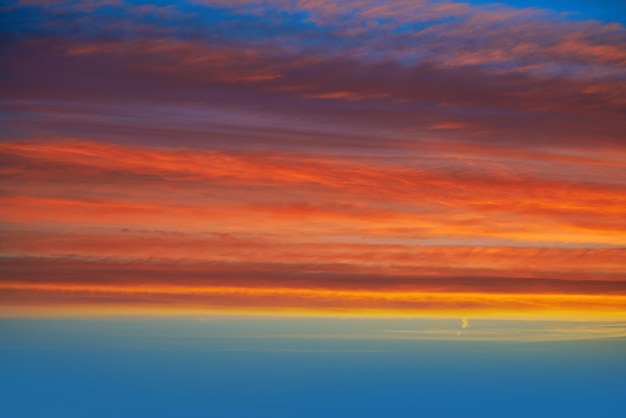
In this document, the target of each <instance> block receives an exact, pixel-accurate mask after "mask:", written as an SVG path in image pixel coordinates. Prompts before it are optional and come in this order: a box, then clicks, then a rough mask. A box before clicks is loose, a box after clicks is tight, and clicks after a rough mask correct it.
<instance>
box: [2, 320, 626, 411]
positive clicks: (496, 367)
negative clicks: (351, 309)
mask: <svg viewBox="0 0 626 418" xmlns="http://www.w3.org/2000/svg"><path fill="white" fill-rule="evenodd" d="M355 321H356V322H355ZM407 321H408V322H409V324H407V323H406V322H407ZM384 322H385V321H382V323H381V321H380V320H352V321H350V320H328V319H327V320H319V319H256V320H255V319H242V318H239V319H228V320H219V319H215V318H214V319H212V320H208V321H197V320H194V321H192V320H176V321H172V320H149V321H146V320H141V321H137V320H128V321H120V320H117V321H107V320H101V321H81V320H56V321H49V320H48V321H34V320H16V321H7V320H4V321H2V322H1V323H0V327H1V331H2V339H1V340H0V350H1V351H2V355H1V356H0V367H1V368H2V374H1V375H0V390H1V391H2V394H3V395H2V397H3V402H2V404H1V406H0V414H2V416H6V417H14V418H21V417H24V418H26V417H39V416H48V417H57V416H58V417H85V416H90V417H113V416H115V417H133V416H151V417H171V416H185V417H207V416H209V417H329V416H332V417H346V416H355V417H357V416H359V417H360V416H362V417H381V416H386V417H406V416H410V417H442V418H443V417H494V418H495V417H529V416H533V417H585V418H591V417H618V416H620V414H621V412H622V410H623V399H624V388H625V387H626V362H624V352H625V350H626V340H625V339H623V338H618V339H600V340H583V341H559V342H554V341H553V342H534V343H522V342H484V341H483V342H480V341H473V342H471V341H448V342H442V341H424V340H395V339H391V340H381V339H374V338H369V339H353V338H346V339H336V338H319V337H315V335H316V333H317V334H319V333H328V332H337V331H339V330H340V329H342V328H343V329H346V330H354V329H357V330H363V329H367V328H369V329H370V330H371V329H380V328H386V327H391V328H393V327H397V326H398V325H400V326H402V327H407V326H412V327H413V328H416V327H417V326H416V324H415V323H413V322H414V321H411V320H404V321H401V320H395V321H390V322H391V323H388V324H385V323H384ZM402 322H404V323H403V324H402ZM418 322H420V323H421V326H420V327H421V328H424V327H432V328H438V327H442V326H443V328H446V327H448V328H451V327H453V321H442V320H439V321H435V323H428V322H429V321H418ZM457 322H458V321H457ZM411 324H412V325H411ZM552 325H553V326H554V325H555V324H552ZM457 326H458V324H457ZM491 326H493V324H491ZM500 326H503V325H502V324H500ZM509 326H510V324H509ZM296 329H297V330H298V331H297V334H298V336H295V335H294V333H296ZM276 334H282V337H276ZM305 334H309V335H308V336H309V337H315V338H307V336H306V335H305Z"/></svg>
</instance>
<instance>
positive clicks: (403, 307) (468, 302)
mask: <svg viewBox="0 0 626 418" xmlns="http://www.w3.org/2000/svg"><path fill="white" fill-rule="evenodd" d="M0 289H2V290H3V291H25V292H28V293H29V295H30V297H34V298H35V299H36V301H37V302H38V303H36V305H38V306H48V307H51V306H52V307H53V306H55V305H56V303H55V299H56V298H57V297H58V295H61V294H63V295H64V296H65V297H69V299H68V300H65V303H64V304H61V306H68V305H69V306H71V305H73V304H77V305H79V306H80V305H81V302H83V299H84V298H89V299H90V305H91V306H93V308H94V310H96V311H97V310H98V309H99V308H98V306H100V305H104V306H116V307H117V310H118V312H119V313H120V314H124V312H125V310H126V309H128V311H129V312H134V311H137V310H139V311H141V309H142V308H138V306H141V307H144V306H145V307H146V309H147V310H148V311H155V310H156V311H161V312H162V313H163V314H167V313H168V312H170V313H171V312H177V311H196V312H198V311H202V310H203V309H204V310H207V311H224V312H230V311H244V312H245V311H251V312H301V313H309V314H314V313H318V314H322V315H323V314H328V313H337V314H347V315H359V314H373V313H376V314H382V315H397V316H406V315H423V316H464V315H470V314H471V315H472V316H473V317H498V318H533V317H541V318H567V319H585V320H593V319H611V320H623V319H626V296H607V295H602V296H594V295H534V294H483V293H433V292H372V291H340V290H339V291H337V290H314V289H289V288H261V289H259V288H255V289H253V288H243V287H182V286H110V285H89V286H84V285H57V284H52V285H47V284H26V285H24V284H20V283H13V284H3V285H1V286H0ZM55 295H56V296H55ZM112 295H115V296H116V297H117V298H118V302H115V303H111V302H109V299H108V298H107V297H110V296H112ZM42 296H43V297H42ZM170 296H175V297H176V298H175V302H173V301H172V300H171V299H169V298H168V297H170ZM47 297H50V298H49V299H48V298H47ZM99 297H103V299H102V300H101V301H98V298H99ZM37 299H39V300H37ZM42 302H43V303H42ZM68 302H69V303H68ZM72 302H73V303H72ZM28 303H29V302H25V303H24V302H19V303H16V304H15V308H17V310H19V307H20V305H28ZM128 303H131V305H130V307H129V308H126V306H127V304H128ZM15 308H14V307H12V306H11V304H7V305H5V306H4V308H3V309H2V315H4V316H11V312H12V311H13V310H14V309H15Z"/></svg>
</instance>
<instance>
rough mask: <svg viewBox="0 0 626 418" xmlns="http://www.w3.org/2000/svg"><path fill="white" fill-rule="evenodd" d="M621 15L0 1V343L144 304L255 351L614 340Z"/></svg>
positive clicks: (622, 326) (523, 5)
mask: <svg viewBox="0 0 626 418" xmlns="http://www.w3.org/2000/svg"><path fill="white" fill-rule="evenodd" d="M624 25H626V3H625V2H623V1H618V0H616V1H611V0H604V1H601V0H570V1H566V0H543V1H540V0H503V1H501V2H499V3H493V2H490V1H483V0H469V1H467V2H453V1H434V0H387V1H382V0H343V1H327V0H265V1H255V0H191V1H179V2H175V3H169V2H165V1H156V2H143V1H141V0H139V1H135V0H69V1H66V0H19V1H15V0H6V1H3V2H2V3H1V7H0V35H1V36H0V45H1V48H0V91H1V92H2V93H1V94H0V117H1V123H0V318H2V319H1V320H0V322H1V326H2V327H3V329H4V330H5V332H4V335H5V336H4V337H3V338H2V340H0V348H2V349H4V350H7V352H9V351H11V350H16V349H17V348H16V347H23V346H29V344H31V345H32V344H34V345H35V346H37V347H39V345H38V344H39V343H36V341H40V342H41V341H44V340H45V341H46V343H45V344H44V343H43V342H42V343H41V344H44V345H45V346H46V347H48V346H49V345H52V346H54V343H53V341H60V340H61V339H62V337H61V336H62V335H66V334H64V333H67V341H81V338H82V337H81V335H86V334H84V332H86V331H84V330H82V328H81V326H82V325H80V324H82V322H81V321H87V322H88V323H92V324H95V325H93V326H95V327H100V329H101V330H102V333H101V334H100V335H108V334H107V332H112V331H110V330H111V329H118V328H116V327H124V326H126V325H123V324H124V323H127V324H131V325H128V326H129V327H135V328H134V329H133V331H132V334H133V335H135V334H137V333H139V334H141V335H144V334H143V333H142V332H143V331H141V329H143V328H144V327H150V326H153V325H149V324H153V323H152V322H149V323H144V322H141V321H143V320H146V319H148V320H149V321H152V320H154V321H165V322H162V324H163V325H162V332H163V333H165V334H167V335H170V336H171V335H173V334H172V333H173V332H175V331H173V330H174V329H175V328H176V327H175V326H172V325H171V324H172V323H171V322H168V321H181V322H180V323H181V324H187V322H186V321H188V320H190V319H191V320H192V321H195V322H194V324H195V325H193V326H192V325H188V326H190V327H198V326H200V325H198V324H199V323H204V322H206V323H208V324H214V323H217V322H214V321H218V322H219V321H226V323H229V324H231V327H232V329H231V330H230V331H228V332H226V331H224V329H222V328H219V327H218V328H219V329H217V328H215V329H214V328H211V331H210V332H209V331H207V332H208V333H209V334H210V335H222V334H223V332H226V333H227V334H228V335H229V336H231V337H232V336H233V335H238V336H239V337H241V338H244V336H245V338H261V337H263V338H270V339H272V338H275V340H274V341H275V342H276V341H283V342H284V341H291V342H290V343H288V344H287V343H285V344H287V345H285V344H283V343H280V344H279V343H276V344H277V345H272V346H271V347H270V348H271V350H270V351H272V350H274V351H275V350H279V351H280V350H292V351H294V350H295V351H296V352H301V351H304V352H308V351H307V350H309V348H307V347H305V348H303V347H302V346H301V345H297V347H295V348H294V346H292V345H290V344H292V343H293V344H296V343H294V342H293V341H300V342H302V341H316V344H322V345H323V349H320V350H322V351H324V350H327V351H329V352H336V351H337V350H338V351H339V352H343V351H342V350H344V351H345V350H347V351H348V352H349V351H351V350H352V351H359V352H362V351H363V350H365V351H367V352H370V351H372V352H377V350H378V348H380V347H378V348H376V347H374V345H375V344H388V345H389V344H391V345H389V346H385V348H384V350H383V351H388V350H391V351H393V352H396V351H394V350H396V348H397V346H396V345H394V344H405V343H406V344H408V343H407V341H409V342H411V341H412V342H413V343H414V342H415V341H421V342H424V341H429V342H430V343H431V344H435V342H436V344H440V343H441V344H444V342H446V341H456V342H458V341H460V340H465V342H463V343H464V344H465V343H468V342H469V341H474V343H476V344H487V345H486V346H489V344H490V342H503V341H504V342H508V343H512V342H518V343H519V342H523V343H529V342H535V343H537V344H548V342H550V343H549V344H557V342H559V344H561V343H562V341H581V340H597V339H600V338H602V339H610V340H611V341H619V343H618V342H615V344H620V345H619V347H620V349H622V348H624V347H626V346H625V345H624V344H625V343H624V341H625V340H624V337H626V28H625V26H624ZM52 320H56V321H60V322H54V321H52ZM198 320H199V321H200V322H198ZM378 320H381V321H383V322H369V321H378ZM63 321H69V322H63ZM107 321H112V322H107ZM116 321H122V322H116ZM124 321H130V322H124ZM133 321H135V322H133ZM137 321H138V322H137ZM203 321H204V322H203ZM246 321H252V322H251V323H256V324H257V325H255V326H253V325H249V322H246ZM254 321H258V323H257V322H254ZM281 321H287V322H284V323H283V322H281ZM334 321H340V322H334ZM397 321H400V322H397ZM403 321H404V322H403ZM433 321H434V322H433ZM53 323H55V324H56V325H50V326H52V327H57V328H54V329H57V331H58V333H54V332H51V333H50V338H49V339H47V337H46V338H44V337H43V336H42V334H41V329H44V328H46V327H45V326H44V325H42V324H53ZM219 323H221V322H219ZM20 324H21V325H20ZM60 324H70V325H67V327H68V328H67V329H66V328H63V329H62V330H61V328H58V327H62V325H60ZM71 324H74V325H71ZM77 324H78V325H77ZM97 324H99V325H97ZM132 324H134V325H132ZM142 324H143V325H142ZM146 324H148V325H146ZM168 324H169V325H168ZM237 324H239V325H237ZM242 324H244V325H242ZM245 324H248V325H245ZM281 324H282V325H281ZM307 324H308V325H307ZM312 324H316V325H312ZM368 324H369V325H368ZM372 324H374V325H372ZM207 326H208V325H207ZM211 326H213V325H211ZM38 327H43V328H38ZM77 327H78V328H77ZM242 327H243V328H242ZM226 328H228V327H226ZM242 330H244V331H242ZM240 331H241V332H240ZM116 332H117V331H116ZM120 332H122V331H120ZM129 332H130V331H129ZM190 332H191V331H190ZM198 332H199V333H201V332H200V331H198V329H196V328H194V331H193V332H191V334H193V335H196V334H194V333H198ZM251 332H252V334H254V335H256V336H255V337H254V336H251V334H250V333H251ZM29 333H32V336H33V337H32V338H30V337H28V338H27V337H26V335H31V334H29ZM255 333H256V334H255ZM114 334H115V333H114ZM46 335H47V334H46ZM115 335H118V334H115ZM222 337H223V335H222ZM222 337H220V338H222ZM239 337H237V338H239ZM29 338H30V339H29ZM63 338H64V337H63ZM172 338H173V337H172ZM185 338H190V337H189V335H187V337H185ZM229 338H230V337H229ZM233 338H235V337H233ZM285 338H286V339H285ZM74 339H75V340H74ZM338 339H340V340H342V341H343V339H347V340H346V341H351V342H352V343H354V342H355V341H370V343H363V344H364V345H365V346H366V347H365V348H364V346H363V345H358V347H357V348H355V347H353V346H350V347H349V348H345V347H343V346H342V348H340V349H337V347H335V346H334V345H333V344H336V341H337V340H338ZM115 341H117V340H115ZM168 341H169V340H168ZM194 341H195V340H194ZM233 341H240V342H241V341H243V340H236V338H235V340H233ZM323 341H326V343H322V342H323ZM373 341H376V343H374V342H373ZM607 341H608V340H607ZM300 342H299V343H297V344H300ZM331 342H332V343H331ZM605 343H606V344H608V345H606V346H602V347H605V348H602V349H598V348H597V347H596V348H593V347H592V348H589V347H588V346H585V348H584V350H583V349H581V350H582V351H580V353H583V351H584V354H580V356H581V357H580V358H583V357H584V358H588V357H589V356H590V355H591V354H589V353H593V352H596V351H594V350H596V349H597V350H600V351H602V350H605V349H606V350H609V351H610V352H611V353H613V354H611V355H612V356H614V357H615V356H616V357H615V358H618V357H619V356H618V355H617V354H615V353H616V351H615V347H617V346H614V345H611V344H609V343H608V342H606V341H605ZM64 344H65V343H64ZM67 344H69V343H67ZM112 344H113V343H112ZM120 344H121V346H124V347H126V345H124V344H125V343H124V344H122V343H120ZM155 344H156V345H157V346H159V347H161V348H164V349H165V348H166V347H170V346H169V345H167V344H164V345H162V344H161V343H155ZM194 344H196V343H194ZM198 344H199V343H198ZM233 344H235V343H234V342H233ZM237 344H239V343H237ZM242 344H243V343H242ZM302 344H304V342H302ZM324 344H326V345H324ZM328 344H330V345H328ZM346 344H348V343H346ZM69 345H72V344H69ZM235 345H236V344H235ZM444 345H445V344H444ZM145 346H150V344H148V343H146V345H145ZM331 346H332V347H331ZM391 346H393V347H396V348H393V349H392V348H390V347H391ZM64 347H65V346H64ZM194 347H196V346H195V345H194ZM220 347H221V346H220ZM228 347H232V346H231V345H229V346H228ZM237 347H238V349H242V346H237ZM246 347H247V346H246ZM255 347H257V346H255ZM264 347H265V346H264ZM329 347H331V348H329ZM372 347H374V348H372ZM403 347H404V346H403ZM420 347H421V346H420ZM481 347H482V346H481ZM489 347H491V346H489ZM546 347H547V346H546ZM554 347H556V346H552V345H551V346H549V348H546V350H549V351H550V353H553V349H554ZM559 347H561V348H558V350H561V349H562V346H559ZM606 347H609V348H606ZM57 348H58V347H57ZM170 348H171V347H170ZM205 348H206V347H205ZM222 348H223V347H222ZM257 348H258V347H257ZM265 348H267V347H265ZM265 348H263V350H265ZM422 348H423V347H422ZM431 348H432V349H433V350H436V349H437V348H436V347H435V346H432V347H431ZM220 349H221V348H220ZM247 349H248V348H245V350H247ZM318 349H319V347H318ZM457 349H458V350H460V348H459V347H456V348H454V350H457ZM59 350H60V348H59ZM245 350H244V351H245ZM263 350H261V351H263ZM403 350H404V351H403ZM424 350H426V349H425V348H424ZM551 350H552V351H551ZM585 350H586V351H585ZM611 350H613V351H611ZM400 351H401V352H402V353H405V351H406V350H405V349H404V348H403V349H402V350H400ZM409 351H410V350H409ZM600 351H597V352H600ZM617 351H619V350H617ZM11 352H12V353H13V351H11ZM91 353H92V354H93V352H91ZM622 353H623V352H622ZM11 355H15V356H18V357H19V355H18V354H15V353H14V354H11ZM28 355H29V356H30V355H31V354H28ZM32 355H34V354H32ZM403 355H404V354H403ZM507 355H512V354H510V353H508V354H507ZM611 355H609V357H610V358H613V357H611ZM356 356H357V357H358V356H359V355H356ZM450 356H451V357H450V358H454V359H457V360H458V359H459V358H460V357H457V356H453V355H452V354H450ZM18 357H16V358H18ZM504 357H506V356H504ZM504 357H503V358H504ZM513 357H514V356H513ZM574 357H575V356H574ZM574 357H573V358H574ZM333 358H334V357H333ZM351 358H352V357H351ZM358 358H361V357H358ZM621 359H622V360H626V358H625V357H624V355H623V354H622V355H621ZM31 360H32V359H31ZM31 360H28V363H29V364H36V362H35V363H31ZM336 360H337V359H336V358H334V360H333V361H336ZM457 360H455V361H457ZM544 360H545V359H544ZM20 361H22V362H24V364H26V360H24V358H21V360H16V362H14V363H11V364H21V363H20ZM32 361H35V360H32ZM42 361H43V360H42ZM85 361H86V362H87V363H89V362H93V361H96V360H93V359H92V360H85ZM98 361H99V360H98ZM229 361H234V360H232V359H231V360H229ZM251 361H252V360H251ZM277 361H278V360H277ZM294 361H295V360H294ZM355 361H357V360H355ZM359 361H360V360H359ZM459 361H460V360H459ZM503 361H504V360H503ZM528 361H531V360H528ZM340 363H341V362H340ZM357 363H358V361H357ZM531 363H532V361H531ZM573 363H574V362H572V364H573ZM624 363H625V364H626V361H624ZM7 364H10V362H9V363H7ZM254 364H256V363H254ZM299 364H301V363H299ZM355 364H356V363H355ZM118 366H119V365H118ZM283 366H284V367H287V366H285V365H284V364H283V365H282V366H280V367H277V368H279V369H280V368H281V367H283ZM29 367H30V366H29ZM33 367H34V366H33ZM76 367H78V366H76ZM120 367H121V366H120ZM146 367H148V366H146ZM307 367H309V366H307ZM311 367H312V366H311ZM520 367H522V366H520ZM555 367H556V366H555ZM559 367H560V366H559ZM564 367H565V366H564ZM355 368H356V369H358V367H356V366H355ZM522 369H523V367H522V368H520V369H519V370H522ZM609 369H610V367H608V366H607V368H606V370H609ZM15 370H17V369H15ZM33 370H35V368H33ZM281 370H283V369H281ZM285 370H287V369H285ZM362 370H363V369H362ZM364 370H367V371H368V372H371V373H374V372H373V371H372V370H370V369H367V368H365V369H364ZM516 370H518V369H516ZM602 370H604V369H602ZM619 370H620V373H623V372H626V370H624V369H623V367H622V368H621V369H619ZM470 372H471V371H469V369H468V371H467V373H470ZM163 373H165V372H163ZM224 373H225V372H224ZM303 373H304V372H303ZM346 373H347V371H346ZM19 374H20V372H18V371H15V376H17V375H19ZM26 375H28V373H26V374H25V375H22V376H26ZM346 375H347V374H346ZM494 376H495V375H494ZM585 376H587V375H585ZM616 376H617V375H613V377H614V378H615V379H618V377H616ZM622 376H623V374H622ZM283 377H284V376H283ZM492 377H493V376H492ZM285 379H287V378H286V377H285ZM494 379H496V378H495V377H494ZM496 380H497V379H496ZM494 381H495V380H494ZM490 382H491V381H490ZM607 382H608V380H607ZM612 382H614V383H611V384H610V387H611V388H617V387H622V388H625V387H626V381H625V380H624V379H623V378H621V380H619V382H618V383H615V382H617V380H613V381H612ZM492 383H493V382H491V383H490V384H492ZM556 384H557V383H555V385H556ZM607 385H608V383H607ZM620 385H621V386H620ZM277 387H278V386H277ZM570 389H572V388H570ZM578 389H580V390H581V392H585V391H586V390H587V389H584V388H583V386H581V387H579V388H578ZM578 389H576V390H578ZM16 390H17V389H16ZM94 390H96V389H94ZM146 390H147V389H146ZM307 390H309V389H307ZM511 390H512V391H513V390H514V389H513V388H512V389H511ZM568 390H569V389H568ZM572 390H573V389H572ZM576 390H574V392H576ZM303 391H304V389H303ZM365 392H367V390H365ZM16 393H17V392H16ZM303 393H304V392H303ZM607 393H608V392H607ZM622 394H623V392H622ZM225 396H226V395H225ZM267 396H268V397H269V398H271V396H270V395H267ZM590 396H591V395H590ZM598 396H600V395H598ZM592 397H593V396H592ZM390 399H391V398H390ZM390 399H389V400H390ZM437 399H439V398H437ZM598 399H600V398H598ZM602 399H604V398H602ZM94 402H96V401H94ZM294 402H296V401H294ZM303 402H304V401H303ZM329 402H330V401H329ZM390 402H391V400H390ZM607 402H608V403H607ZM597 403H603V405H610V402H609V401H607V399H604V400H602V401H600V400H597V402H591V401H590V403H589V404H588V405H587V404H586V405H587V406H589V408H590V409H589V410H593V408H595V407H596V405H597ZM295 404H297V402H296V403H295ZM295 404H294V405H295ZM579 407H580V408H583V407H582V406H580V405H579ZM580 408H579V409H576V408H573V409H572V411H584V410H585V409H584V408H583V409H580ZM366 409H367V408H366ZM18 410H19V409H14V410H13V409H11V410H10V411H11V413H12V414H13V415H11V416H15V417H19V416H39V415H36V414H35V413H34V412H33V414H35V415H28V414H26V413H24V414H22V412H19V413H18V412H16V411H18ZM275 411H276V410H275ZM275 411H274V412H275ZM364 411H365V410H364ZM433 411H435V410H433ZM433 411H431V412H430V413H429V414H427V415H425V416H429V417H430V416H439V415H437V414H436V413H434V412H433ZM484 411H487V412H485V415H476V416H485V417H487V416H489V417H490V416H492V415H490V414H491V412H489V411H490V410H484ZM494 411H495V412H493V411H492V412H493V416H494V417H496V416H498V417H503V416H508V415H506V414H505V415H502V411H500V410H494ZM607 411H610V408H609V409H608V410H607ZM31 412H32V411H31ZM527 412H528V411H527ZM65 413H66V415H65V416H74V415H71V414H69V415H67V414H68V413H69V412H68V410H65ZM20 414H22V415H20ZM233 414H234V415H232V416H248V415H246V414H245V413H243V412H242V414H241V415H237V414H235V413H233ZM311 414H312V415H310V416H333V415H332V414H331V415H328V414H326V413H324V414H322V415H315V413H313V412H311ZM442 414H443V415H441V416H443V417H446V416H457V415H454V414H453V413H449V414H446V413H442ZM520 414H521V415H519V416H539V415H537V414H536V413H532V414H531V415H528V414H525V413H523V411H522V412H520ZM360 415H361V416H362V415H363V412H361V413H360ZM59 416H63V414H61V415H59ZM76 416H81V415H80V414H79V413H78V412H77V415H76ZM83 416H86V415H83ZM91 416H96V415H91ZM97 416H100V415H97ZM102 416H108V415H106V413H103V415H102ZM117 416H123V415H117ZM133 416H137V415H133ZM146 416H148V415H146ZM152 416H156V415H152ZM170 416H171V415H170ZM181 416H184V415H181ZM187 416H191V415H187ZM203 416H204V415H203ZM215 416H217V417H221V416H231V415H228V414H218V415H215ZM250 416H254V414H252V415H250ZM259 416H265V415H259ZM268 416H274V417H277V416H283V415H271V414H269V415H268ZM284 416H309V415H306V414H303V413H302V411H300V413H295V412H293V413H286V412H285V415H284ZM337 416H351V415H349V414H348V415H346V414H340V415H337ZM352 416H358V415H352ZM373 416H385V414H384V413H383V412H380V411H379V412H378V413H377V414H376V415H373ZM388 416H395V415H393V414H392V415H388ZM398 416H400V415H398ZM402 416H412V415H402ZM472 416H473V415H472ZM510 416H513V415H510ZM515 416H518V415H515ZM546 416H559V415H558V414H557V415H554V414H552V415H546ZM567 416H577V415H575V414H574V415H572V414H571V413H570V414H569V415H567ZM580 416H590V417H591V416H593V415H584V414H583V415H580ZM604 416H610V415H604Z"/></svg>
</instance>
